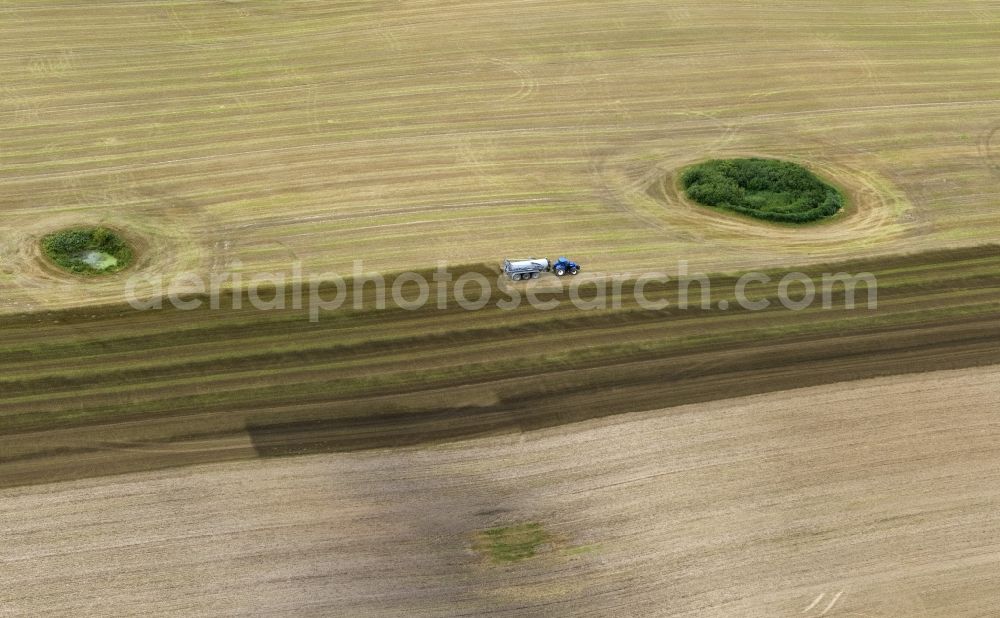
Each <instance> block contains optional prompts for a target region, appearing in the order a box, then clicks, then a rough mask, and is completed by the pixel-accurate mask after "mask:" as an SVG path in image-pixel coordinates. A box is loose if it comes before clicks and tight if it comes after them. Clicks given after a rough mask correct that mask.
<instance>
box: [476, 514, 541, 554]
mask: <svg viewBox="0 0 1000 618" xmlns="http://www.w3.org/2000/svg"><path fill="white" fill-rule="evenodd" d="M547 539H548V535H547V534H546V533H545V531H544V530H543V529H542V525H541V524H538V523H535V522H528V523H523V524H516V525H513V526H504V527H501V528H490V529H488V530H483V531H482V532H480V533H479V534H478V535H477V537H476V545H475V549H476V551H478V552H479V553H481V554H483V555H485V556H488V557H489V558H491V559H492V560H493V562H517V561H519V560H524V559H525V558H531V557H532V556H534V555H535V552H537V551H538V546H539V545H541V544H542V543H545V542H546V540H547Z"/></svg>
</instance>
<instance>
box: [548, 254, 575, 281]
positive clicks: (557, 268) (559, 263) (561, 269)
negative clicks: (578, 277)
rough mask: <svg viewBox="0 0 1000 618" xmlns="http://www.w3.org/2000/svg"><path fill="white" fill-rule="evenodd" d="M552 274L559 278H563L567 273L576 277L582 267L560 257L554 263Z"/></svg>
mask: <svg viewBox="0 0 1000 618" xmlns="http://www.w3.org/2000/svg"><path fill="white" fill-rule="evenodd" d="M552 272H554V273H555V274H556V276H557V277H562V276H563V275H565V274H566V273H569V274H571V275H575V274H577V273H578V272H580V265H579V264H577V263H576V262H574V261H573V260H567V259H566V258H564V257H560V258H559V259H558V260H556V261H555V262H553V263H552Z"/></svg>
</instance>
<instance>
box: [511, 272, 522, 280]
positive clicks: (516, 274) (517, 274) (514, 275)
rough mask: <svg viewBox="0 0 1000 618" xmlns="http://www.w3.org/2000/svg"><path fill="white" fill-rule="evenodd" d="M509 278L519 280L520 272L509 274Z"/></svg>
mask: <svg viewBox="0 0 1000 618" xmlns="http://www.w3.org/2000/svg"><path fill="white" fill-rule="evenodd" d="M510 278H511V279H512V280H514V281H520V280H521V273H514V274H513V275H511V276H510Z"/></svg>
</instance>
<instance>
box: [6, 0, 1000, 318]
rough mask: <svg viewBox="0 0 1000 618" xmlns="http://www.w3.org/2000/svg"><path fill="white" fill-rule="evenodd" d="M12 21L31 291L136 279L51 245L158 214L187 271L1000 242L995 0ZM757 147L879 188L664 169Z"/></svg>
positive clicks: (112, 290)
mask: <svg viewBox="0 0 1000 618" xmlns="http://www.w3.org/2000/svg"><path fill="white" fill-rule="evenodd" d="M0 16H2V19H0V41H3V48H2V50H0V75H2V76H3V81H2V84H0V135H2V140H3V142H2V148H0V181H2V182H3V187H4V190H3V192H2V194H0V215H2V216H0V242H2V254H3V255H4V256H5V257H6V260H5V263H4V264H3V265H2V268H0V285H3V294H0V303H2V304H0V309H2V310H5V311H12V310H13V311H17V310H24V309H30V308H37V307H39V306H53V305H62V306H73V305H76V304H79V303H81V302H85V303H91V302H94V301H97V300H99V301H115V300H117V299H118V298H119V297H120V288H121V281H120V279H116V280H109V281H107V282H105V283H103V284H92V285H89V286H86V287H80V286H77V285H74V283H73V282H72V280H69V279H67V278H65V277H61V276H59V275H58V274H55V273H53V272H51V271H50V270H47V269H45V268H43V267H41V266H39V262H38V260H37V257H38V256H37V254H36V252H35V250H34V243H33V241H34V239H36V238H38V237H39V236H40V235H42V234H44V233H45V232H47V231H50V230H51V229H58V228H59V227H65V226H67V225H72V224H92V223H100V222H104V223H107V224H115V225H119V226H122V227H125V228H131V229H133V231H134V233H135V234H137V235H139V236H140V237H142V239H143V240H144V242H146V243H148V244H149V245H150V251H149V252H148V253H147V256H146V261H145V262H143V263H140V264H139V266H140V267H142V268H144V271H145V272H166V273H170V272H176V271H183V270H195V271H197V272H204V271H213V270H214V271H221V270H226V269H235V270H242V271H245V272H270V271H273V270H275V269H281V270H287V269H288V268H289V267H290V263H291V262H292V261H293V260H296V259H300V260H302V261H303V262H304V263H305V265H306V266H307V267H308V268H312V269H314V270H316V271H318V272H323V271H326V270H331V269H332V270H336V271H338V272H345V271H347V270H349V266H350V264H351V262H352V260H355V259H364V260H365V262H366V265H368V266H370V267H371V268H376V269H381V270H387V271H400V270H406V269H410V268H422V267H425V266H430V265H432V264H434V263H435V262H436V261H437V260H446V261H448V262H451V263H457V264H464V263H478V262H481V261H485V260H490V261H493V260H499V259H501V258H502V257H504V256H505V255H507V256H511V257H514V256H516V255H517V254H535V255H539V254H559V253H572V255H573V256H574V257H576V258H578V259H579V260H580V261H582V262H583V263H584V264H586V266H587V269H588V270H589V271H591V272H607V271H615V272H620V271H626V270H635V269H637V268H648V267H649V266H650V265H651V264H655V265H656V266H657V267H660V268H672V267H673V265H674V264H675V262H676V260H677V259H678V258H683V259H687V260H689V261H690V262H691V264H692V266H693V267H695V268H699V269H701V270H706V271H720V270H730V269H732V268H733V265H734V264H739V265H740V266H743V267H758V266H773V265H775V264H785V263H803V262H807V261H811V260H815V259H823V260H830V259H835V258H837V257H842V256H848V257H856V256H858V255H861V254H875V253H896V252H902V251H906V252H910V251H916V250H923V249H928V248H935V247H941V246H953V245H969V244H975V243H977V242H980V241H982V240H983V239H996V238H998V237H1000V217H997V216H996V210H995V209H996V186H997V183H998V179H1000V175H998V169H997V165H998V161H997V159H996V157H997V156H1000V155H997V153H995V152H994V151H995V150H996V149H997V148H998V147H1000V144H997V143H996V142H997V141H998V138H997V136H996V134H995V133H994V132H993V130H994V129H996V127H997V126H998V125H1000V80H998V78H997V72H996V63H995V58H996V57H997V56H998V55H1000V36H998V35H997V31H998V23H1000V11H998V9H997V8H996V6H995V4H993V3H990V2H966V1H957V2H955V1H949V2H944V1H927V2H920V3H918V4H916V5H915V4H913V3H912V2H909V1H902V0H898V1H894V2H880V3H877V4H873V3H870V2H830V1H816V0H811V1H805V2H800V1H795V2H768V3H738V2H718V1H708V2H701V1H699V2H688V1H680V2H669V3H667V2H664V3H650V2H627V1H626V2H614V3H600V2H585V3H580V2H577V1H564V0H545V1H539V0H535V1H520V2H513V3H512V2H508V1H506V0H505V1H503V2H496V1H482V2H468V3H461V4H456V3H450V2H449V3H445V2H419V3H392V2H333V3H317V2H292V1H283V2H270V1H264V0H258V1H245V2H226V1H210V0H190V1H171V2H162V1H155V2H154V1H149V2H145V1H130V2H127V3H122V2H101V1H97V2H87V3H52V2H48V1H47V0H24V1H19V2H6V3H3V4H2V5H0ZM755 154H756V155H763V156H777V157H780V158H785V159H789V160H792V161H796V162H801V163H803V164H805V165H807V166H809V167H810V168H812V169H814V170H816V171H817V172H819V173H821V174H823V175H824V177H826V178H828V179H829V180H832V181H835V182H838V183H840V185H841V186H842V187H843V188H844V189H845V191H846V192H847V194H848V197H850V198H852V207H850V208H848V209H847V210H846V211H845V212H844V213H843V214H842V215H841V216H840V217H838V218H837V219H838V220H836V221H831V222H830V223H829V224H827V225H822V226H815V227H813V228H810V229H808V230H780V231H778V232H774V231H773V229H772V228H771V227H769V226H767V225H766V224H763V223H754V222H748V221H745V220H742V219H741V218H739V217H730V216H726V215H723V214H718V213H712V212H706V211H705V210H704V209H701V208H696V209H691V208H690V207H688V205H686V204H684V203H683V201H682V200H679V199H677V198H676V196H674V195H673V194H672V193H671V191H670V190H667V191H666V192H663V191H660V190H659V189H658V188H659V187H660V186H661V185H662V184H663V180H664V178H668V179H669V178H670V177H671V176H672V174H673V173H674V172H676V170H678V169H679V168H681V167H683V166H684V165H687V164H689V163H691V162H694V161H697V160H699V159H704V158H711V157H715V158H719V157H728V156H741V155H755ZM667 184H668V185H671V186H672V184H671V183H670V182H668V183H667ZM12 258H13V259H12ZM237 261H238V262H239V265H237Z"/></svg>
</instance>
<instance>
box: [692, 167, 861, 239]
mask: <svg viewBox="0 0 1000 618" xmlns="http://www.w3.org/2000/svg"><path fill="white" fill-rule="evenodd" d="M681 184H682V186H683V187H684V190H685V192H687V195H688V197H690V198H691V199H692V200H694V201H696V202H698V203H700V204H705V205H706V206H713V207H716V208H723V209H725V210H731V211H733V212H737V213H740V214H743V215H747V216H749V217H754V218H756V219H761V220H764V221H774V222H778V223H809V222H811V221H818V220H819V219H824V218H826V217H830V216H833V215H834V214H836V213H837V212H838V211H839V210H840V209H841V208H843V206H844V197H843V195H841V193H840V191H838V190H837V189H836V188H834V187H832V186H830V185H828V184H826V183H825V182H823V181H822V180H820V179H819V178H818V177H817V176H816V175H815V174H813V173H812V172H810V171H809V170H807V169H806V168H804V167H802V166H801V165H797V164H795V163H791V162H788V161H778V160H776V159H713V160H711V161H705V162H704V163H698V164H696V165H692V166H691V167H688V168H686V169H685V170H684V172H683V173H682V174H681Z"/></svg>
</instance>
